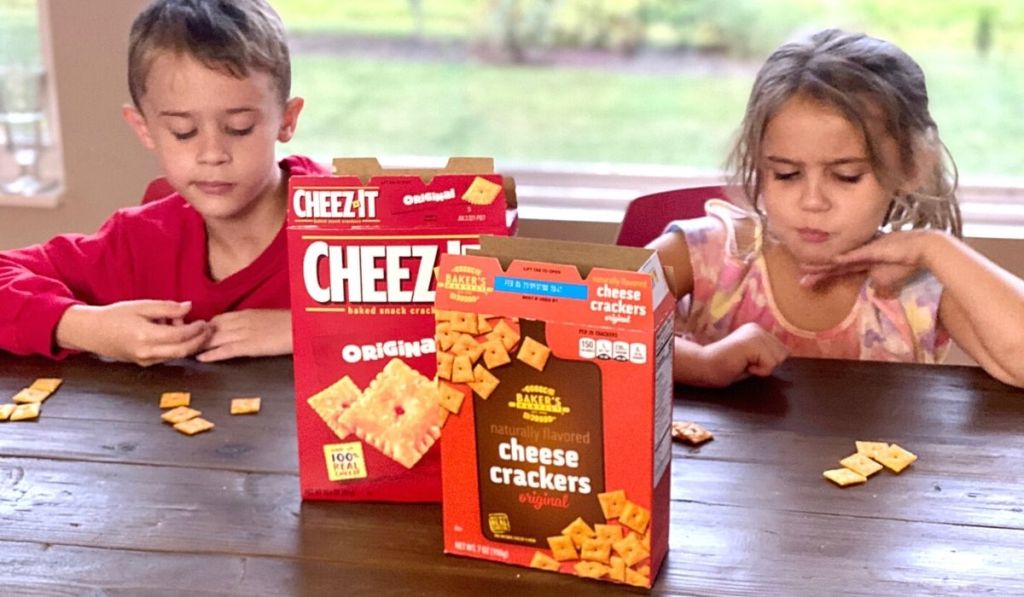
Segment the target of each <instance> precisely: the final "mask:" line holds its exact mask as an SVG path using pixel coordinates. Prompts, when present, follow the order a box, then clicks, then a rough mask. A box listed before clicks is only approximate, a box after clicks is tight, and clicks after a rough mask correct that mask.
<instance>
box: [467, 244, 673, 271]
mask: <svg viewBox="0 0 1024 597" xmlns="http://www.w3.org/2000/svg"><path fill="white" fill-rule="evenodd" d="M654 253H655V252H654V251H653V250H652V249H642V248H639V247H620V246H616V245H603V244H598V243H581V242H570V241H562V240H550V239H541V238H523V237H516V238H512V237H501V236H487V235H484V236H481V237H480V248H479V249H477V250H471V251H469V254H471V255H481V256H484V257H494V258H496V259H497V260H498V261H499V262H500V263H501V266H502V267H503V268H505V269H508V266H509V264H510V263H512V261H514V260H523V261H539V262H549V263H558V264H560V265H569V266H573V267H575V268H576V269H577V270H578V271H579V272H580V277H581V278H586V277H587V276H588V275H589V274H590V270H591V269H593V268H595V267H600V268H609V269H619V270H625V271H634V272H635V271H640V269H641V268H642V267H643V266H644V264H646V263H647V262H648V261H650V259H651V255H652V254H654Z"/></svg>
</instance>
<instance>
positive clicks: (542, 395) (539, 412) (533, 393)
mask: <svg viewBox="0 0 1024 597" xmlns="http://www.w3.org/2000/svg"><path fill="white" fill-rule="evenodd" d="M508 407H509V408H511V409H515V410H518V411H521V412H522V417H523V419H524V420H526V421H530V422H533V423H545V424H547V423H551V422H552V421H554V420H556V419H557V418H558V417H560V416H562V415H567V414H569V412H570V410H571V409H570V408H569V407H568V406H565V405H563V404H562V399H561V398H559V397H558V394H557V393H556V392H555V389H554V388H549V387H547V386H541V385H528V386H525V387H524V388H523V389H522V390H520V391H518V392H516V396H515V400H513V401H510V402H509V403H508Z"/></svg>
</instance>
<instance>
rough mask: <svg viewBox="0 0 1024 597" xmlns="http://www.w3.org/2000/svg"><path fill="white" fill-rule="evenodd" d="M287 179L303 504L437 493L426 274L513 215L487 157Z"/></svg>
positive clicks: (430, 278) (431, 285) (364, 164)
mask: <svg viewBox="0 0 1024 597" xmlns="http://www.w3.org/2000/svg"><path fill="white" fill-rule="evenodd" d="M334 172H335V175H334V176H297V177H292V178H291V180H290V181H289V193H288V195H289V200H290V205H289V212H288V232H287V234H288V255H289V257H288V260H289V271H290V279H291V305H292V327H293V336H294V350H295V397H296V421H297V425H298V442H299V481H300V485H301V490H302V497H303V499H323V500H346V501H356V500H364V501H396V502H428V501H438V500H440V499H441V459H440V453H439V452H440V450H439V446H438V445H437V440H438V438H439V437H440V433H441V413H440V410H441V409H440V407H439V394H438V389H437V384H436V382H435V381H434V376H435V373H436V360H435V359H436V356H435V354H434V353H435V350H436V346H435V339H434V295H435V280H434V273H435V270H436V268H437V266H438V262H439V258H440V256H441V255H442V254H445V253H462V252H464V251H465V250H466V249H467V248H469V247H474V246H477V245H478V244H479V237H480V235H481V234H497V235H504V234H509V233H510V232H511V231H512V230H513V229H514V226H515V223H516V211H515V201H514V197H513V192H512V184H511V180H503V178H502V176H501V175H499V174H495V173H494V167H493V161H492V160H490V159H483V158H452V159H451V160H449V162H448V165H447V166H446V167H445V168H443V169H440V170H432V171H425V170H385V169H382V168H381V167H380V164H379V163H378V162H377V160H375V159H339V160H335V161H334Z"/></svg>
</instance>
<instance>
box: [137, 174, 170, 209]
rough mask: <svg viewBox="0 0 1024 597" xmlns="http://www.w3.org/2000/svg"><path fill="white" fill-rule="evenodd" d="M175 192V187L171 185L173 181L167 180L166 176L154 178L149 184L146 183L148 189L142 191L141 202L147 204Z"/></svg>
mask: <svg viewBox="0 0 1024 597" xmlns="http://www.w3.org/2000/svg"><path fill="white" fill-rule="evenodd" d="M175 192H176V191H175V190H174V187H172V186H171V183H169V182H167V179H166V178H164V177H163V176H160V177H158V178H154V179H153V180H151V181H149V184H148V185H146V190H145V191H144V192H143V193H142V201H141V204H142V205H145V204H147V203H152V202H153V201H156V200H157V199H163V198H164V197H167V196H168V195H172V194H174V193H175Z"/></svg>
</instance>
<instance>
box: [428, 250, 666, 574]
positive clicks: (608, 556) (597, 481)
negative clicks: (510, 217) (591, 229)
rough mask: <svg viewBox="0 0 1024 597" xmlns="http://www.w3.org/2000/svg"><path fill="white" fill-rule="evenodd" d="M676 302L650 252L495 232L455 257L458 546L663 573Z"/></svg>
mask: <svg viewBox="0 0 1024 597" xmlns="http://www.w3.org/2000/svg"><path fill="white" fill-rule="evenodd" d="M673 311H674V300H673V298H672V294H671V293H670V292H669V289H668V287H667V281H666V279H665V276H664V273H663V272H662V269H661V264H660V262H659V260H658V256H657V253H655V252H653V251H649V250H646V249H637V248H626V247H613V246H605V245H590V244H581V243H567V242H558V241H543V240H538V239H525V238H496V237H484V238H482V239H481V248H480V249H479V250H474V251H470V252H469V254H468V255H455V254H450V255H445V256H444V257H442V258H441V268H440V270H439V274H438V291H437V311H436V313H437V320H438V321H437V334H438V337H437V341H438V346H437V349H438V352H437V356H438V378H439V380H440V392H441V404H442V405H443V406H445V407H446V408H447V410H449V411H450V414H449V415H448V416H447V420H446V422H445V427H444V443H443V445H442V446H441V459H442V468H443V470H444V474H443V481H444V500H443V502H444V543H445V552H446V553H449V554H454V555H460V556H467V557H474V558H482V559H487V560H494V561H497V562H504V563H507V564H516V565H519V566H531V567H534V568H541V569H544V570H551V571H555V572H562V573H564V574H576V575H579V576H585V577H590V578H596V579H601V580H605V581H610V582H620V583H628V584H632V585H636V586H642V587H650V586H651V583H652V582H653V579H654V578H655V577H656V576H657V574H658V570H659V569H660V567H661V563H662V561H663V560H664V557H665V554H666V552H667V550H668V528H669V486H670V462H671V436H670V426H671V417H672V335H673V334H672V316H673Z"/></svg>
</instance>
